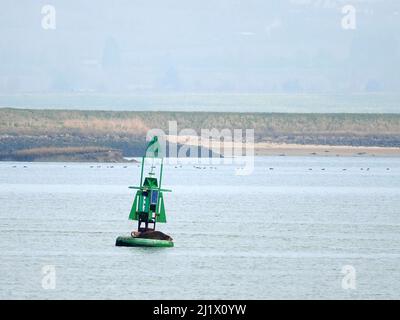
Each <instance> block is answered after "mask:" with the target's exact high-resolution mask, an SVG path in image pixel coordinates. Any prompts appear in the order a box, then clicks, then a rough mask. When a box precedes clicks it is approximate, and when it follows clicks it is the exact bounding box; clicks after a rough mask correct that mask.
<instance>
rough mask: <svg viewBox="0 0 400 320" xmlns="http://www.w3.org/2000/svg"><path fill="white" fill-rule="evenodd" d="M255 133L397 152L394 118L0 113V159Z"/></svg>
mask: <svg viewBox="0 0 400 320" xmlns="http://www.w3.org/2000/svg"><path fill="white" fill-rule="evenodd" d="M169 121H176V122H177V124H178V132H179V131H180V130H182V129H184V128H191V129H194V130H196V132H197V133H198V134H199V133H200V130H201V129H212V128H216V129H219V130H221V129H224V128H228V129H231V130H233V129H240V128H241V129H254V130H255V139H256V142H275V143H292V144H293V143H294V144H318V145H349V146H381V147H400V115H399V114H293V113H290V114H280V113H210V112H190V113H189V112H112V111H66V110H26V109H10V108H6V109H0V154H3V155H4V154H9V153H13V152H15V151H17V150H22V149H29V148H42V147H47V148H49V147H55V148H60V147H101V148H111V149H113V150H120V151H121V152H122V153H123V155H124V156H138V155H141V154H142V152H143V150H144V148H145V145H146V142H145V136H146V132H147V131H148V130H149V129H151V128H160V129H162V130H164V131H165V132H166V133H168V122H169Z"/></svg>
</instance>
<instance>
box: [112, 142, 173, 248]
mask: <svg viewBox="0 0 400 320" xmlns="http://www.w3.org/2000/svg"><path fill="white" fill-rule="evenodd" d="M148 159H150V160H151V167H150V172H149V173H148V175H147V176H146V177H144V168H145V163H146V160H148ZM156 160H159V161H160V167H159V177H158V180H157V178H156V173H155V169H156V165H155V162H156ZM162 174H163V157H162V155H161V147H160V144H159V142H158V138H157V137H153V139H152V140H151V141H150V143H149V144H148V146H147V148H146V152H145V155H144V156H143V157H142V168H141V173H140V185H139V186H138V187H129V188H131V189H137V190H138V191H137V192H136V195H135V199H134V201H133V205H132V209H131V212H130V214H129V219H130V220H136V221H138V229H137V231H133V232H132V233H131V236H120V237H118V238H117V241H116V243H115V245H116V246H128V247H173V246H174V243H173V242H172V238H171V237H170V236H168V235H166V234H164V233H162V232H160V231H155V228H156V223H166V222H167V218H166V214H165V206H164V197H163V192H171V190H167V189H162V188H161V182H162Z"/></svg>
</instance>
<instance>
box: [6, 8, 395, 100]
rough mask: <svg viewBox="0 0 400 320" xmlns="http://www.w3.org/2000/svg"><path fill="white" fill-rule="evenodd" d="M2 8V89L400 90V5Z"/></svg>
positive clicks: (20, 91) (180, 90) (137, 90)
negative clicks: (52, 9) (344, 8)
mask: <svg viewBox="0 0 400 320" xmlns="http://www.w3.org/2000/svg"><path fill="white" fill-rule="evenodd" d="M0 3H1V19H0V93H2V94H14V93H26V92H39V93H53V92H97V93H108V92H121V93H142V92H145V93H159V92H213V93H215V92H217V93H218V92H234V93H236V92H238V93H240V92H258V93H270V92H271V93H276V92H305V93H310V92H317V93H319V92H322V93H324V92H399V91H400V72H399V65H400V1H398V0H381V1H379V0H375V1H373V0H369V1H368V0H363V1H361V0H358V1H357V0H354V1H350V0H348V1H342V0H291V1H290V0H286V1H285V0H279V1H278V0H277V1H265V0H243V1H240V0H198V1H194V0H141V1H137V0H136V1H135V0H119V1H118V0H114V1H111V0H85V1H82V0H80V1H78V0H64V1H61V0H47V1H36V0H18V1H15V0H1V1H0ZM45 5H51V6H52V8H54V10H55V11H54V13H55V16H53V15H52V14H53V11H51V10H50V11H48V8H47V7H46V8H47V9H46V8H44V13H42V9H43V6H45ZM346 5H351V6H352V7H350V9H349V7H347V9H346V10H347V11H346V10H345V13H343V12H342V9H343V7H345V6H346ZM353 9H355V11H353ZM349 10H350V11H349ZM353 13H354V15H353ZM353 18H355V19H353ZM343 19H345V20H343ZM349 19H350V20H349ZM46 28H47V29H46Z"/></svg>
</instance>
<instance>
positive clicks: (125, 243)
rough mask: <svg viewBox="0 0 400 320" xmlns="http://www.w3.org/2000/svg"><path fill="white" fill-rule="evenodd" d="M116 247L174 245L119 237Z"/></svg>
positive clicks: (166, 242) (168, 242)
mask: <svg viewBox="0 0 400 320" xmlns="http://www.w3.org/2000/svg"><path fill="white" fill-rule="evenodd" d="M115 245H116V246H122V247H173V246H174V243H173V242H172V241H168V240H155V239H145V238H135V237H130V236H126V237H118V238H117V241H116V243H115Z"/></svg>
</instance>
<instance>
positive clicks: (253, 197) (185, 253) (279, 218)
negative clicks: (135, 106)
mask: <svg viewBox="0 0 400 320" xmlns="http://www.w3.org/2000/svg"><path fill="white" fill-rule="evenodd" d="M91 166H92V167H91ZM111 166H113V167H111ZM124 166H125V165H123V164H114V165H110V164H72V163H10V162H3V163H0V298H1V299H8V298H18V299H19V298H22V299H25V298H28V299H33V298H39V299H53V298H56V299H72V298H77V299H81V298H112V299H116V298H122V299H128V298H129V299H167V298H170V299H175V298H183V299H190V298H200V299H206V298H210V299H213V298H216V299H220V298H224V299H231V298H232V299H236V298H238V299H242V298H243V299H256V298H258V299H265V298H277V299H282V298H289V299H294V298H305V299H309V298H317V299H320V298H328V299H331V298H339V299H342V298H344V299H347V298H356V299H366V298H397V299H399V298H400V270H399V265H400V208H399V204H400V159H399V158H332V157H326V158H322V157H315V158H312V157H304V158H302V157H266V158H257V159H256V167H255V171H254V173H253V174H252V175H249V176H236V175H235V174H234V173H235V171H234V166H222V165H217V166H216V168H210V167H209V166H206V168H205V169H196V168H194V167H193V166H192V165H183V166H182V167H177V168H175V166H173V165H167V166H166V167H165V177H164V181H165V187H170V188H172V189H173V192H172V193H169V194H166V195H165V201H166V208H167V218H168V220H169V221H168V223H167V224H166V225H159V228H160V229H161V230H162V231H164V232H166V233H169V234H170V235H172V237H173V238H174V240H175V247H174V248H126V247H115V245H114V244H115V239H116V237H117V236H119V235H123V234H128V233H129V232H130V231H131V230H133V229H134V228H135V227H136V224H134V223H133V222H130V221H128V220H127V218H128V214H129V210H130V207H131V204H132V199H133V192H132V191H131V190H129V189H128V188H127V186H128V185H132V184H133V185H136V184H137V183H138V178H139V170H140V169H139V168H138V167H137V165H134V164H129V165H128V166H127V167H124ZM272 168H273V169H272ZM367 168H369V169H367ZM311 169H312V170H311ZM323 169H325V170H323ZM362 169H363V170H362ZM346 265H350V266H352V268H354V271H355V284H356V289H354V290H353V289H347V290H346V289H343V287H342V280H343V277H344V276H345V275H344V274H343V273H342V268H343V267H344V266H346ZM46 266H50V268H53V269H52V270H55V278H54V279H55V280H56V282H55V284H56V286H55V288H54V289H51V288H50V289H45V288H48V287H47V286H46V285H45V286H44V288H43V286H42V284H43V281H44V280H43V279H44V278H43V277H44V274H43V273H42V271H43V267H45V268H46ZM346 279H347V278H346ZM44 284H46V283H44Z"/></svg>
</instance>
